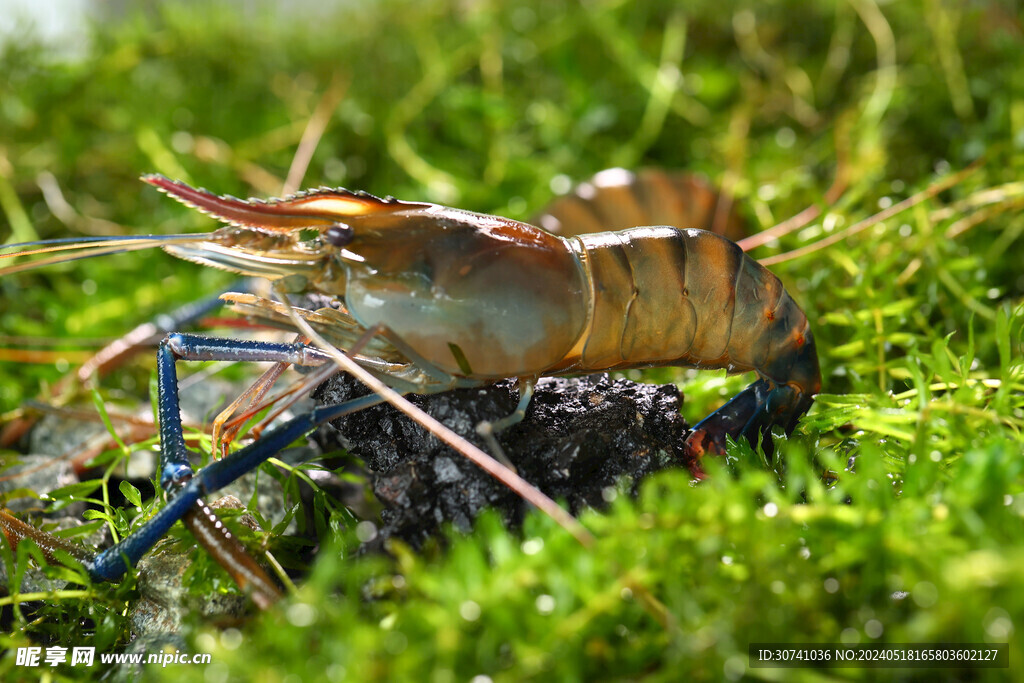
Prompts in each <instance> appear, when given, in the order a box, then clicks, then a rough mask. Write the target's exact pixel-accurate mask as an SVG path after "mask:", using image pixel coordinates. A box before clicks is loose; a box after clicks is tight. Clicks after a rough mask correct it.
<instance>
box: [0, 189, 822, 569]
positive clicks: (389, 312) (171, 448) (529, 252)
mask: <svg viewBox="0 0 1024 683" xmlns="http://www.w3.org/2000/svg"><path fill="white" fill-rule="evenodd" d="M143 180H144V181H145V182H147V183H149V184H151V185H153V186H155V187H157V188H158V189H160V190H161V191H163V192H165V193H167V194H168V195H170V196H171V197H173V198H175V199H177V200H178V201H180V202H182V203H184V204H186V205H187V206H190V207H192V208H195V209H197V210H199V211H201V212H203V213H206V214H209V215H210V216H212V217H214V218H216V219H218V220H220V221H221V222H222V223H224V224H225V225H224V227H221V228H219V229H217V230H215V231H213V232H209V233H203V234H197V235H176V236H169V237H141V238H129V239H125V240H113V241H100V240H95V241H89V240H86V241H81V242H73V243H70V244H61V245H51V246H47V247H46V248H44V249H40V250H38V251H45V252H47V253H49V252H51V251H58V250H68V253H67V254H65V255H58V256H50V257H48V258H46V259H44V261H43V262H47V263H48V262H53V261H60V260H66V259H70V258H74V257H78V256H80V255H81V253H80V252H81V251H82V250H88V251H87V253H88V255H96V254H102V253H109V252H112V251H117V250H125V249H136V248H148V247H152V246H160V247H162V248H163V249H164V250H166V251H167V252H169V253H171V254H173V255H175V256H177V257H180V258H183V259H187V260H189V261H194V262H197V263H201V264H205V265H209V266H214V267H217V268H222V269H225V270H229V271H232V272H235V273H239V274H241V275H245V276H259V277H263V278H267V279H269V280H271V281H273V282H274V285H275V289H276V290H277V291H278V292H282V293H285V292H286V293H288V294H316V295H320V296H324V295H325V296H327V297H331V298H333V300H334V304H335V305H333V306H331V307H325V308H321V309H319V310H308V309H303V308H298V307H292V306H291V305H290V304H281V303H277V302H274V301H271V300H269V299H265V298H261V297H258V296H256V295H254V294H249V293H238V294H229V295H225V297H224V298H225V299H226V300H227V301H229V302H230V303H232V304H233V305H234V307H235V308H236V309H238V310H239V311H240V312H242V313H243V314H245V315H248V316H251V317H255V318H257V319H259V320H261V321H262V322H265V323H268V324H270V325H274V326H278V327H282V328H286V329H289V330H292V331H296V327H297V326H299V327H300V331H301V333H302V334H303V335H305V336H306V337H310V335H311V333H312V335H314V336H318V337H321V338H322V339H324V340H326V341H327V343H328V344H329V345H330V347H333V348H330V347H328V348H324V349H322V348H319V347H317V346H314V345H309V344H305V343H301V342H296V343H292V344H286V343H269V342H254V341H235V340H227V339H214V338H207V337H202V336H198V335H190V334H180V333H172V334H169V335H168V336H167V337H166V338H165V339H164V341H163V342H162V343H161V345H160V347H159V351H158V362H157V368H158V385H159V390H160V396H159V417H160V435H161V450H162V461H161V471H160V481H161V485H162V486H163V487H164V489H165V490H166V491H167V492H168V494H169V502H168V503H167V505H166V506H165V507H163V508H162V509H161V510H160V511H159V512H158V513H156V515H155V516H154V517H153V518H151V519H150V520H148V521H147V522H146V523H145V524H144V525H142V527H141V528H140V529H139V530H138V531H136V532H135V533H133V534H131V535H130V536H128V537H127V538H125V539H124V540H122V541H121V543H119V544H117V545H115V546H114V547H112V548H110V549H108V550H106V551H104V552H102V553H100V554H99V555H98V556H96V557H95V558H92V559H89V560H87V561H86V563H85V564H86V566H87V568H88V569H89V571H90V573H91V574H92V575H93V576H94V577H96V578H99V579H107V580H113V579H116V578H118V577H119V576H120V575H122V574H123V573H124V571H125V570H126V568H127V566H128V564H132V563H134V562H136V561H137V560H138V559H139V558H140V557H141V556H142V555H143V554H144V553H145V552H146V551H147V550H148V549H149V548H150V547H152V545H153V544H154V543H155V542H156V541H157V540H158V539H159V538H160V537H161V536H162V535H163V534H164V533H165V532H166V530H167V529H168V528H169V527H170V526H171V525H172V524H173V523H174V522H175V521H177V520H178V519H181V518H182V517H184V516H190V517H193V518H196V517H198V516H199V515H198V513H197V512H196V510H198V509H199V508H198V506H200V505H201V497H202V496H205V495H206V494H208V493H211V492H213V491H216V490H217V489H219V488H220V487H222V486H224V485H225V484H227V483H229V482H230V481H232V480H234V479H236V478H237V477H238V476H240V475H241V474H243V473H244V472H247V471H249V470H251V469H252V468H254V467H256V466H258V465H259V464H260V463H261V462H263V461H264V460H266V459H267V458H268V457H270V456H272V455H274V454H275V453H276V452H278V451H279V450H280V449H281V448H283V447H285V446H286V445H288V444H289V443H291V442H292V441H294V440H295V439H296V438H299V437H301V436H302V435H303V434H305V433H307V432H309V431H311V430H312V429H314V428H315V427H316V426H317V425H318V424H322V423H323V422H326V421H329V420H333V419H335V418H336V417H339V416H341V415H344V414H347V413H351V412H353V411H355V410H360V409H362V408H364V407H366V406H368V405H372V404H373V403H379V402H380V401H381V400H382V399H381V398H380V397H379V396H378V395H376V394H371V395H370V396H368V397H364V398H361V399H355V400H353V401H349V402H347V403H345V404H342V405H341V406H327V407H320V408H317V409H316V410H314V411H312V412H311V413H309V414H306V415H303V416H299V417H297V418H293V419H292V420H291V421H289V422H287V423H285V424H284V425H282V426H280V427H277V428H274V429H272V430H268V431H267V432H266V433H265V434H263V436H262V437H261V438H260V439H259V440H257V441H255V442H253V443H252V444H250V445H248V446H245V447H244V448H242V449H241V450H238V451H236V452H235V453H233V454H231V455H230V456H228V457H226V458H224V459H222V460H218V461H216V462H213V463H212V464H210V465H208V466H207V467H205V468H203V469H201V470H199V471H198V472H193V470H192V466H191V464H190V457H189V451H188V449H187V448H186V446H185V442H184V439H183V436H182V428H181V417H180V413H179V408H178V398H177V379H176V374H175V368H174V365H175V362H176V361H177V360H226V359H231V360H258V361H274V362H287V363H293V364H296V365H302V366H321V365H325V364H327V363H329V362H332V360H333V359H334V358H335V357H336V356H337V355H339V354H336V353H334V354H332V351H334V350H342V351H344V352H346V353H347V354H348V356H350V357H351V360H352V361H354V362H355V363H356V364H357V365H358V366H359V367H361V368H362V369H363V370H365V371H367V372H369V374H370V375H372V376H373V377H375V378H376V379H378V380H380V381H382V382H383V383H384V384H385V385H387V386H388V387H391V388H392V389H394V390H396V391H398V392H400V393H408V392H412V393H434V392H440V391H445V390H448V389H453V388H458V387H473V386H481V385H484V384H489V383H492V382H494V381H496V380H498V379H503V378H509V377H512V378H517V379H518V380H519V383H520V392H521V395H522V401H521V402H520V406H519V408H518V409H517V411H516V413H515V414H514V415H512V416H509V417H508V418H506V419H505V420H502V421H499V423H497V426H499V427H501V426H507V425H508V424H511V423H512V422H514V421H516V420H517V419H520V418H521V417H522V415H523V412H524V411H525V409H526V406H527V404H528V401H529V397H530V394H531V391H532V386H533V384H534V383H535V382H536V380H537V379H538V378H539V377H542V376H552V375H556V376H557V375H580V374H589V373H594V372H604V371H609V370H624V369H630V368H643V367H652V366H666V365H672V366H691V367H698V368H724V369H726V370H728V371H729V372H746V371H754V372H756V373H757V375H758V379H757V380H756V381H755V382H754V383H753V384H751V385H750V386H749V387H747V388H746V389H744V390H743V391H742V392H741V393H740V394H738V395H737V396H736V397H734V398H733V399H732V400H730V401H729V402H728V403H726V404H725V405H724V406H722V407H721V408H719V409H718V410H716V411H714V412H713V413H711V414H710V415H709V416H707V417H706V418H704V419H703V420H702V421H701V422H700V423H698V424H697V425H696V427H695V428H694V429H693V431H692V432H691V433H690V435H689V436H688V437H687V438H686V441H685V443H684V444H682V445H681V450H680V452H681V453H682V455H683V458H684V460H685V463H686V465H687V466H688V467H689V468H690V470H691V471H692V472H693V473H694V474H696V475H698V476H702V471H701V467H700V459H701V458H702V457H703V456H705V455H706V454H724V453H725V451H726V443H727V439H730V438H731V439H740V438H745V439H747V440H749V441H750V442H751V443H752V444H754V445H755V446H756V445H757V444H758V443H760V444H762V445H763V447H764V448H765V450H766V452H770V448H771V443H772V442H771V436H770V430H771V429H772V427H774V426H779V427H781V428H782V429H783V430H784V431H785V432H786V433H787V434H788V433H790V432H791V431H792V430H793V428H794V427H795V425H796V423H797V421H798V419H799V418H800V417H801V416H802V415H803V414H804V413H805V412H806V411H807V410H808V409H809V407H810V406H811V403H812V401H813V398H814V395H815V394H816V393H817V392H818V391H819V390H820V387H821V374H820V370H819V367H818V358H817V353H816V350H815V344H814V337H813V335H812V333H811V330H810V328H809V325H808V321H807V318H806V316H805V315H804V313H803V311H801V309H800V308H799V307H798V306H797V304H796V303H795V302H794V301H793V299H792V298H791V297H790V296H789V294H788V293H787V292H786V290H785V289H784V288H783V286H782V284H781V282H780V281H779V279H778V278H777V277H776V276H775V275H773V274H772V273H771V272H769V271H768V270H767V269H766V268H764V267H763V266H761V265H760V264H758V263H757V262H756V261H754V260H753V259H751V258H750V257H748V256H747V255H746V254H744V252H743V251H742V250H741V249H740V248H739V247H738V246H737V245H736V244H735V243H733V242H732V241H730V240H729V239H727V238H726V237H724V236H722V235H720V234H716V233H713V232H708V231H704V230H700V229H695V228H689V227H685V226H682V227H672V226H637V227H630V228H628V229H625V230H620V231H616V232H593V231H591V232H586V233H584V234H566V235H557V234H554V233H553V232H549V231H547V230H544V229H542V228H538V227H535V226H533V225H530V224H527V223H523V222H519V221H515V220H510V219H507V218H501V217H498V216H490V215H484V214H479V213H471V212H468V211H463V210H459V209H454V208H449V207H445V206H439V205H436V204H429V203H423V202H408V201H399V200H397V199H393V198H390V197H389V198H379V197H376V196H373V195H370V194H366V193H362V192H350V191H348V190H344V189H327V188H321V189H316V190H311V191H306V192H301V193H298V194H296V195H293V196H290V197H287V198H284V199H271V200H265V201H264V200H255V199H250V200H241V199H237V198H234V197H229V196H218V195H215V194H212V193H210V192H207V191H206V190H202V189H195V188H192V187H190V186H188V185H186V184H184V183H181V182H178V181H174V180H170V179H168V178H165V177H163V176H160V175H147V176H144V177H143ZM655 189H656V188H655ZM652 191H653V190H652ZM556 206H557V205H556ZM561 212H562V213H561V215H562V216H563V218H562V219H558V218H555V217H554V214H547V215H546V216H545V219H544V220H541V221H540V222H541V223H542V224H546V225H548V227H554V226H555V225H556V224H559V223H562V224H563V227H566V228H571V226H569V225H564V224H565V223H566V222H567V221H566V220H565V219H564V217H565V216H568V215H571V214H572V212H573V207H572V206H571V205H569V204H565V203H563V205H562V206H561ZM24 253H25V252H22V254H24ZM39 263H40V262H37V263H36V264H29V266H28V267H35V266H36V265H39ZM25 267H26V266H22V265H16V266H11V267H7V268H0V274H4V273H10V272H15V271H17V270H21V269H24V268H25ZM0 526H2V527H3V528H4V530H5V532H6V533H7V535H8V537H9V538H11V539H12V542H13V540H14V539H15V537H17V536H19V535H22V536H25V535H30V536H32V537H33V538H35V539H36V540H37V542H38V541H39V536H38V534H31V533H29V532H28V531H26V530H24V529H22V528H21V526H24V524H23V523H21V522H19V521H18V520H16V519H14V518H13V517H10V516H8V515H6V514H4V515H0Z"/></svg>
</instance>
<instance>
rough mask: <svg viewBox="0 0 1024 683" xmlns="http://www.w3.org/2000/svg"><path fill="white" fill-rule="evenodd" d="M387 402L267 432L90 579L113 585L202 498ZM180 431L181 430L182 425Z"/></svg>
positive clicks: (212, 468)
mask: <svg viewBox="0 0 1024 683" xmlns="http://www.w3.org/2000/svg"><path fill="white" fill-rule="evenodd" d="M382 400H383V399H381V398H380V397H379V396H377V395H375V394H370V395H368V396H362V397H360V398H356V399H352V400H351V401H346V402H345V403H342V404H339V405H336V406H323V407H320V408H316V409H315V410H313V411H311V412H309V413H306V414H305V415H300V416H298V417H295V418H292V419H291V420H289V421H288V422H286V423H284V424H283V425H281V426H279V427H276V428H274V429H272V430H270V431H268V432H266V433H265V434H264V435H263V437H262V438H261V439H260V440H259V441H256V442H254V443H252V444H249V445H248V446H246V447H245V448H242V449H241V450H238V451H236V452H234V453H232V454H231V455H229V456H228V457H226V458H224V459H222V460H218V461H216V462H213V463H211V464H209V465H207V466H206V467H204V468H203V469H201V470H199V471H198V472H197V473H195V475H193V476H192V477H191V478H190V479H188V480H187V481H185V482H183V483H182V484H180V487H179V488H178V489H177V491H176V492H175V493H174V495H173V496H172V497H171V499H170V500H169V501H168V502H167V505H166V506H164V507H163V508H162V509H161V510H160V511H159V512H157V513H156V515H154V516H153V517H152V518H151V519H149V520H148V521H147V522H146V523H145V524H143V525H142V526H141V527H140V528H139V529H137V530H136V531H135V532H134V533H132V534H131V535H130V536H127V537H125V538H124V539H123V540H122V541H121V542H120V543H118V544H117V545H115V546H112V547H110V548H108V549H107V550H104V551H103V552H102V553H100V554H99V555H97V556H96V559H95V560H94V561H93V563H92V565H91V566H89V567H88V569H89V573H90V574H91V575H92V576H93V577H94V578H96V579H100V580H105V581H114V580H116V579H118V578H120V577H121V576H123V575H124V573H125V572H126V571H127V569H128V566H130V565H134V564H135V563H136V562H138V560H139V559H140V558H141V557H142V556H143V555H144V554H145V553H146V552H147V551H148V550H149V549H150V548H152V547H153V545H155V544H156V542H157V541H159V540H160V539H161V538H163V536H164V534H166V533H167V530H168V529H170V528H171V526H173V525H174V523H175V522H176V521H178V520H179V519H181V518H182V517H183V516H184V515H185V514H186V513H187V512H188V511H189V510H190V509H192V508H193V506H194V505H195V504H196V502H197V501H199V500H200V499H201V498H202V496H204V495H205V494H207V493H211V492H213V491H217V490H218V489H221V488H223V487H224V486H227V485H228V484H230V483H231V482H233V481H235V480H236V479H238V478H239V477H241V476H242V475H243V474H245V473H246V472H249V471H251V470H253V469H255V468H256V467H258V466H259V465H260V464H261V463H263V462H264V461H266V460H267V458H270V457H272V456H274V455H276V454H277V453H279V452H281V450H283V449H284V448H286V447H287V446H288V445H289V444H291V443H292V442H294V441H295V440H297V439H299V438H301V437H303V436H305V435H306V434H308V433H309V432H310V431H312V430H313V429H315V428H316V427H317V426H319V425H321V424H323V423H325V422H329V421H331V420H334V419H336V418H339V417H342V416H344V415H348V414H349V413H354V412H358V411H360V410H363V409H364V408H368V407H370V406H373V405H376V404H378V403H380V402H381V401H382ZM179 427H180V424H179Z"/></svg>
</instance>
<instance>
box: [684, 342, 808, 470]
mask: <svg viewBox="0 0 1024 683" xmlns="http://www.w3.org/2000/svg"><path fill="white" fill-rule="evenodd" d="M800 339H801V340H802V341H801V343H800V344H799V345H798V346H794V347H793V348H792V349H790V351H789V352H788V353H786V354H784V355H783V356H781V357H779V358H777V359H776V360H775V361H774V362H772V363H771V364H770V365H769V366H767V367H766V368H761V369H759V374H761V378H760V379H758V380H757V381H755V382H754V383H752V384H751V385H750V386H748V387H747V388H746V389H744V390H743V391H741V392H740V393H739V394H737V395H736V396H734V397H733V398H732V399H731V400H730V401H729V402H728V403H726V404H725V405H723V406H722V407H721V408H719V409H718V410H716V411H715V412H713V413H711V414H710V415H708V416H707V417H705V418H704V419H703V420H701V421H700V422H699V423H697V425H696V426H695V427H694V428H693V431H692V432H690V435H689V436H688V437H687V438H686V441H685V443H684V445H683V458H684V460H685V462H686V465H687V466H688V467H689V469H690V471H691V472H692V473H693V474H694V476H696V477H697V478H703V477H704V472H703V469H702V468H701V466H700V460H701V458H702V457H703V456H704V455H706V454H711V455H725V453H726V443H727V440H728V439H730V438H731V439H733V440H734V441H738V440H739V439H741V438H743V439H746V440H747V441H749V442H750V444H751V445H752V446H753V447H754V448H757V446H758V444H760V446H761V448H762V450H763V452H764V454H765V456H766V457H767V458H768V459H769V461H771V459H772V456H773V454H774V444H773V441H772V438H771V430H772V427H776V426H778V427H781V428H782V429H783V430H784V431H785V433H786V435H787V436H789V435H790V434H792V432H793V429H794V428H795V427H796V424H797V422H798V421H799V419H800V418H801V417H802V416H803V415H804V414H805V413H806V412H807V411H808V410H809V409H810V407H811V404H813V403H814V396H815V395H816V394H817V393H818V392H819V391H820V390H821V370H820V369H819V366H818V355H817V351H816V349H815V345H814V336H813V335H812V334H811V332H810V330H809V329H808V330H806V331H804V332H803V334H802V335H801V336H800ZM773 370H774V371H779V370H782V372H781V373H779V374H776V372H772V371H773ZM769 373H770V374H769ZM773 377H774V379H773Z"/></svg>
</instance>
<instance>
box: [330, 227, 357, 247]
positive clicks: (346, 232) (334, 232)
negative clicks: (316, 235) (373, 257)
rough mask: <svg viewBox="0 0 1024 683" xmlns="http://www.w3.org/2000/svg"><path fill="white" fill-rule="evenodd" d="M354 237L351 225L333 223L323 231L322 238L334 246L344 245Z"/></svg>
mask: <svg viewBox="0 0 1024 683" xmlns="http://www.w3.org/2000/svg"><path fill="white" fill-rule="evenodd" d="M354 238H355V232H354V231H353V230H352V226H349V225H345V224H344V223H335V224H334V225H332V226H331V227H329V228H327V230H325V231H324V239H325V240H327V241H328V242H329V243H330V244H332V245H334V246H336V247H344V246H346V245H348V244H350V243H351V242H352V240H353V239H354Z"/></svg>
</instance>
